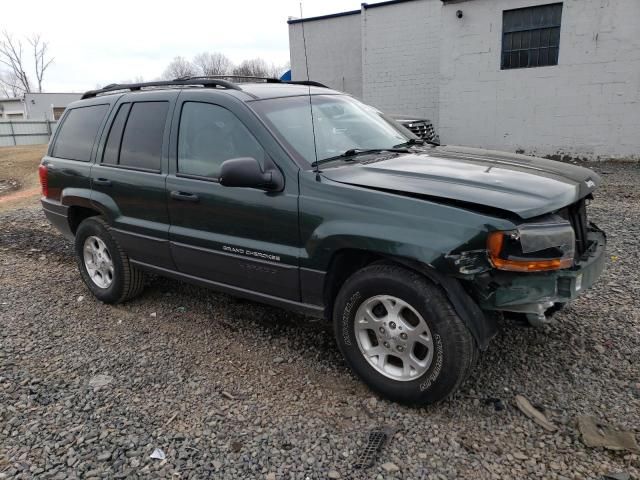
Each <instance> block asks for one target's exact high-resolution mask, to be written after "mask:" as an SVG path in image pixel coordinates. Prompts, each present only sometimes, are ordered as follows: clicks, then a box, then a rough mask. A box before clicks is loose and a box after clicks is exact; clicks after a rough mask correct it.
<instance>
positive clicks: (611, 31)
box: [427, 0, 640, 159]
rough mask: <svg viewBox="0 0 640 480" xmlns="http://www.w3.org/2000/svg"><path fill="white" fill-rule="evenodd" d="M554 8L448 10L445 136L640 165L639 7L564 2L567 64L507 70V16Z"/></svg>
mask: <svg viewBox="0 0 640 480" xmlns="http://www.w3.org/2000/svg"><path fill="white" fill-rule="evenodd" d="M427 1H429V0H427ZM438 3H440V2H438ZM547 3H550V2H549V0H474V1H468V2H462V3H454V4H447V5H445V6H444V7H442V42H441V60H440V121H439V124H438V127H439V133H440V138H441V139H442V140H443V141H444V142H449V143H457V144H464V145H475V146H482V147H487V148H497V149H502V150H510V151H516V150H523V151H524V152H526V153H532V154H540V155H569V156H571V157H584V158H588V159H598V158H610V157H621V158H635V159H640V130H639V128H640V127H639V125H640V28H638V25H637V19H638V18H640V2H639V1H638V0H564V6H563V11H562V25H561V29H560V53H559V58H558V65H557V66H550V67H537V68H524V69H515V70H500V51H501V41H502V39H501V34H502V11H503V10H505V9H511V8H518V7H525V6H533V5H538V4H547ZM459 9H460V10H462V11H463V14H464V16H463V18H462V19H458V18H456V15H455V12H456V10H459Z"/></svg>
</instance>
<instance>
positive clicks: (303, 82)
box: [184, 75, 329, 88]
mask: <svg viewBox="0 0 640 480" xmlns="http://www.w3.org/2000/svg"><path fill="white" fill-rule="evenodd" d="M201 78H205V79H206V78H217V79H224V78H239V79H243V80H264V82H265V83H286V84H290V85H307V86H310V87H320V88H329V87H328V86H326V85H324V84H322V83H320V82H315V81H313V80H280V79H279V78H274V77H256V76H253V75H207V76H202V77H184V79H191V80H193V79H201Z"/></svg>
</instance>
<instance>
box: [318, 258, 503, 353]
mask: <svg viewBox="0 0 640 480" xmlns="http://www.w3.org/2000/svg"><path fill="white" fill-rule="evenodd" d="M380 262H384V263H393V264H396V265H401V266H404V267H405V268H407V269H409V270H412V271H414V272H416V273H419V274H420V275H422V276H424V277H426V278H427V279H429V280H430V281H431V282H433V283H434V284H435V285H437V286H438V287H439V288H441V289H442V290H443V291H444V293H445V295H446V296H447V298H448V300H449V301H450V302H451V304H452V305H453V308H454V310H455V311H456V313H457V314H458V316H459V317H460V319H461V320H462V321H463V322H464V323H465V325H466V326H467V328H468V329H469V331H470V332H471V334H472V335H473V337H474V339H475V341H476V343H477V345H478V348H480V349H481V350H486V348H487V347H488V345H489V341H490V340H491V339H492V338H493V337H494V336H495V334H496V333H497V324H496V321H495V318H493V317H489V316H487V315H485V313H484V312H483V311H482V310H481V309H480V307H479V306H478V305H477V303H476V302H475V301H474V300H473V299H472V298H471V296H470V295H469V294H468V293H467V292H466V290H465V289H464V287H463V286H462V284H461V283H460V281H459V280H458V279H456V278H453V277H450V276H448V275H445V274H443V273H441V272H439V271H438V270H436V269H435V268H433V267H431V266H429V265H426V264H424V263H422V262H419V261H417V260H414V259H410V258H405V257H399V256H395V255H387V254H380V253H376V252H372V251H367V250H360V249H352V248H347V249H342V250H339V251H337V252H335V253H334V255H333V256H332V258H331V262H330V264H329V269H328V270H327V275H326V277H325V282H324V292H323V296H324V305H325V317H326V318H327V319H331V317H332V313H333V306H334V302H335V298H336V296H337V294H338V292H339V291H340V289H341V288H342V286H343V285H344V282H345V281H346V280H347V279H348V278H349V277H350V276H351V275H353V274H354V273H355V272H357V271H358V270H360V269H362V268H364V267H366V266H368V265H371V264H374V263H380Z"/></svg>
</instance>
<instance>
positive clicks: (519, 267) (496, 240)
mask: <svg viewBox="0 0 640 480" xmlns="http://www.w3.org/2000/svg"><path fill="white" fill-rule="evenodd" d="M504 235H505V233H504V232H491V233H490V234H489V237H488V238H487V250H488V251H489V260H490V261H491V264H492V265H493V266H494V267H495V268H497V269H498V270H508V271H510V272H544V271H549V270H560V269H561V268H569V267H571V266H572V265H573V260H572V259H571V258H552V259H549V260H526V259H521V260H505V259H504V258H500V253H501V252H502V246H503V244H504Z"/></svg>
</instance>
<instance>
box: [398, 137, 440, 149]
mask: <svg viewBox="0 0 640 480" xmlns="http://www.w3.org/2000/svg"><path fill="white" fill-rule="evenodd" d="M425 143H428V144H429V145H435V146H436V147H439V146H440V144H439V143H438V142H434V141H433V140H427V139H426V138H410V139H409V140H407V141H406V142H404V143H399V144H398V145H394V148H395V147H410V146H412V145H424V144H425Z"/></svg>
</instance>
